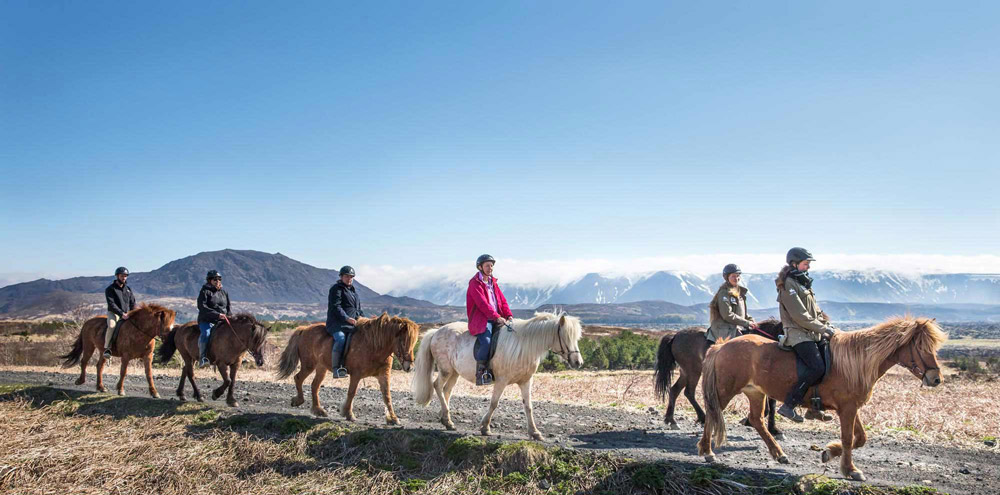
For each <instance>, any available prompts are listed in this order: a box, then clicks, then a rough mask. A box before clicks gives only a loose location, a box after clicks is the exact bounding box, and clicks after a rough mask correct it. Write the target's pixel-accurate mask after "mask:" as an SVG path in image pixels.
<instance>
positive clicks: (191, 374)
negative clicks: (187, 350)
mask: <svg viewBox="0 0 1000 495" xmlns="http://www.w3.org/2000/svg"><path fill="white" fill-rule="evenodd" d="M184 364H185V367H186V368H187V377H188V381H189V382H191V388H193V389H194V398H195V399H197V400H198V402H205V399H203V398H202V397H201V390H199V389H198V383H197V382H195V381H194V358H192V360H191V361H188V362H186V363H184Z"/></svg>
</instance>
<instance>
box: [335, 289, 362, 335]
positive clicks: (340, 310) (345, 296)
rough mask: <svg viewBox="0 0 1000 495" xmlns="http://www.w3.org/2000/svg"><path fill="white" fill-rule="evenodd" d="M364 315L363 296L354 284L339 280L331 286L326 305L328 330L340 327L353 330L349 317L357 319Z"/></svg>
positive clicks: (348, 330) (344, 329)
mask: <svg viewBox="0 0 1000 495" xmlns="http://www.w3.org/2000/svg"><path fill="white" fill-rule="evenodd" d="M364 315H365V312H364V311H362V309H361V297H360V296H358V291H357V290H355V289H354V286H353V285H351V286H350V287H348V286H347V285H346V284H344V282H341V281H340V280H338V281H337V283H335V284H333V287H330V298H329V300H328V301H327V306H326V328H327V331H330V330H331V329H340V330H343V331H345V332H350V331H353V330H354V325H351V324H349V323H347V319H348V318H354V319H357V318H358V317H359V316H364Z"/></svg>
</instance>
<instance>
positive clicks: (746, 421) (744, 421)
mask: <svg viewBox="0 0 1000 495" xmlns="http://www.w3.org/2000/svg"><path fill="white" fill-rule="evenodd" d="M740 424H741V425H743V426H753V425H752V424H750V418H743V419H741V420H740Z"/></svg>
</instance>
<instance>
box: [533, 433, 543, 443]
mask: <svg viewBox="0 0 1000 495" xmlns="http://www.w3.org/2000/svg"><path fill="white" fill-rule="evenodd" d="M531 438H533V439H535V440H537V441H539V442H541V441H542V433H541V432H539V431H536V432H532V434H531Z"/></svg>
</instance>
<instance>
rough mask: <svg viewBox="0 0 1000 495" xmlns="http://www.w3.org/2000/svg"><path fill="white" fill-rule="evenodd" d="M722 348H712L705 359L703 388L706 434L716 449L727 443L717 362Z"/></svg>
mask: <svg viewBox="0 0 1000 495" xmlns="http://www.w3.org/2000/svg"><path fill="white" fill-rule="evenodd" d="M719 350H720V346H712V347H711V348H710V349H709V350H708V357H706V358H705V365H704V367H703V373H704V374H703V375H702V381H701V386H702V388H703V395H704V398H705V432H706V433H707V434H708V435H709V436H710V437H711V438H712V440H714V441H715V445H716V447H721V446H723V445H724V444H725V443H726V418H725V416H723V415H722V405H721V404H720V403H719V383H718V379H717V378H716V370H715V361H716V359H717V358H718V357H719Z"/></svg>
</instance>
